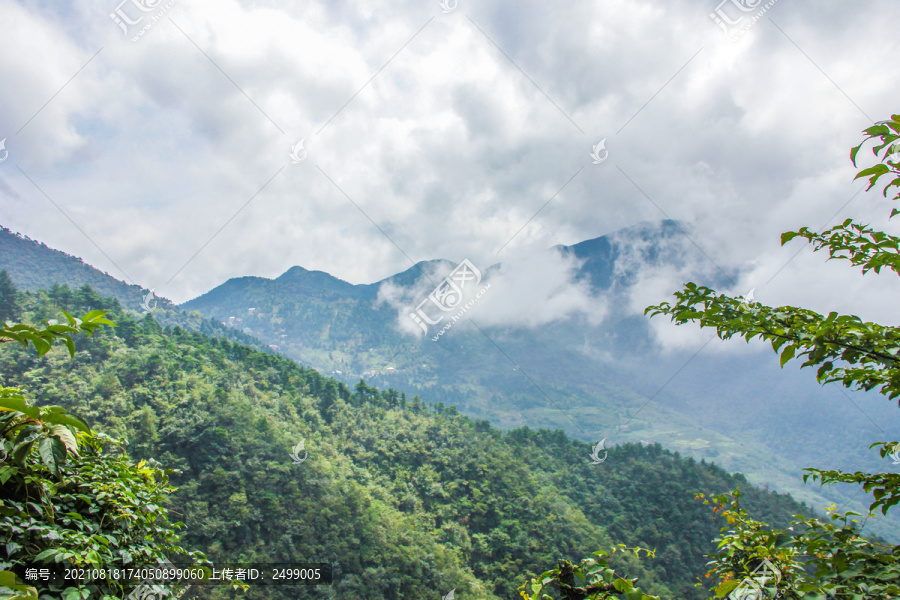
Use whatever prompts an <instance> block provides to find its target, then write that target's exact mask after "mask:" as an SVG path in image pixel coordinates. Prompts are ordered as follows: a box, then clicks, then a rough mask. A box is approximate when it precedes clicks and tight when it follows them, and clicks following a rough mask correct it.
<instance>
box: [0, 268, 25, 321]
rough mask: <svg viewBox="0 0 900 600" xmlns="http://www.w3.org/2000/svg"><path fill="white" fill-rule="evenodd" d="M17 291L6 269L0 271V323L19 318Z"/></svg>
mask: <svg viewBox="0 0 900 600" xmlns="http://www.w3.org/2000/svg"><path fill="white" fill-rule="evenodd" d="M20 310H21V309H20V308H19V291H18V290H17V289H16V286H15V284H14V283H13V280H12V277H10V276H9V273H7V272H6V269H3V270H2V271H0V323H2V322H3V321H16V320H17V319H18V318H19V313H20Z"/></svg>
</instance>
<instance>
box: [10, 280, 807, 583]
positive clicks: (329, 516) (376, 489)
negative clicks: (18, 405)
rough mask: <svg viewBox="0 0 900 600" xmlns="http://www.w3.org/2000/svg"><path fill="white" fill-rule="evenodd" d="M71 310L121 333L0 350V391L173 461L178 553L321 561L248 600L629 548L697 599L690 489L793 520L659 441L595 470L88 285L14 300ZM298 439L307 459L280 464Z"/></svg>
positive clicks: (656, 574) (518, 568)
mask: <svg viewBox="0 0 900 600" xmlns="http://www.w3.org/2000/svg"><path fill="white" fill-rule="evenodd" d="M87 302H90V303H91V306H92V308H95V309H96V308H102V309H105V310H107V311H108V315H107V316H108V317H109V318H110V319H111V320H113V321H115V322H116V323H117V324H118V327H117V328H116V329H105V330H101V331H98V332H97V333H95V334H94V335H93V336H92V337H91V338H89V339H79V340H78V341H77V352H76V354H75V357H74V359H71V360H70V359H69V358H68V355H66V354H64V353H62V352H56V351H54V352H51V353H50V354H48V355H47V356H45V357H43V358H38V357H37V356H36V355H35V354H34V353H32V352H27V353H26V352H23V351H21V350H19V351H16V350H14V349H12V348H6V347H4V348H2V349H0V373H2V381H0V383H2V384H3V385H7V386H20V387H22V388H24V389H25V390H26V391H27V392H28V394H29V395H30V396H31V397H33V398H35V399H36V400H37V401H38V404H58V405H61V406H63V407H65V408H67V409H69V410H71V411H73V412H75V413H76V414H79V415H81V416H82V417H84V418H86V419H87V420H88V421H89V422H90V424H91V425H92V426H93V427H94V428H95V429H99V430H101V431H104V432H106V433H109V434H112V435H114V436H119V437H125V438H127V439H128V442H129V444H128V449H129V452H130V453H131V454H132V455H133V456H134V457H135V458H154V459H155V460H158V461H159V462H160V463H162V464H163V465H164V466H166V467H173V468H178V469H180V471H181V472H180V473H178V474H176V475H175V476H173V479H172V481H173V483H174V484H175V485H176V486H177V487H178V491H177V492H176V494H175V496H174V499H173V506H172V509H173V511H174V512H175V513H176V515H179V518H180V519H181V520H183V521H184V522H185V523H186V525H187V530H186V534H185V546H187V547H191V548H193V549H198V550H202V551H204V552H206V553H207V555H208V556H209V557H210V558H211V559H212V560H214V561H215V560H218V561H225V560H232V561H251V560H252V561H265V562H269V561H271V562H278V561H285V562H287V561H298V562H299V561H322V562H328V563H330V564H332V565H333V567H334V570H335V584H334V586H333V587H332V588H328V589H316V588H276V589H275V590H274V591H266V592H264V591H263V590H262V589H251V592H250V597H259V598H262V597H271V598H276V597H278V598H322V597H334V598H342V599H343V598H346V599H348V600H349V599H351V598H354V599H356V598H367V599H380V598H384V599H388V598H415V599H421V598H439V597H441V596H443V595H445V594H447V593H448V592H449V591H450V590H453V589H455V590H456V592H455V593H456V597H458V598H460V599H467V598H473V599H474V598H485V599H487V598H509V599H512V598H516V597H518V596H517V594H516V588H517V587H518V585H520V584H521V583H523V582H524V579H525V577H526V576H528V575H533V574H536V573H540V572H541V571H542V570H544V569H546V568H548V567H550V566H552V565H553V564H555V562H556V561H557V560H558V559H560V558H567V559H571V560H578V559H580V558H582V557H584V556H587V555H589V554H590V553H591V552H593V551H595V550H597V549H600V548H602V547H609V546H610V545H611V544H613V543H626V544H629V545H640V546H644V547H649V548H655V549H657V557H656V559H653V560H645V561H642V563H641V565H640V566H638V565H634V564H631V565H629V569H628V571H629V573H632V574H633V576H638V577H640V578H641V581H642V584H643V586H644V588H645V589H648V590H649V591H651V592H653V593H656V594H659V595H661V596H663V597H667V598H703V597H706V593H705V592H703V591H701V590H700V589H698V588H696V587H694V584H695V583H696V582H697V579H698V578H700V579H703V575H704V573H705V568H704V566H705V562H706V559H705V557H704V554H706V553H708V552H711V551H712V550H713V546H712V544H711V540H712V539H713V538H714V537H715V536H716V534H717V533H718V531H719V527H720V526H722V523H717V522H716V521H715V519H714V518H713V515H712V513H711V511H710V510H709V507H706V506H703V505H702V504H701V503H700V502H698V501H696V500H695V498H694V496H695V494H696V493H697V492H703V493H707V494H709V493H718V492H725V491H727V490H729V489H733V488H734V487H736V486H740V487H741V488H742V490H743V491H744V492H745V506H746V507H747V508H749V509H750V510H751V511H753V514H754V516H756V517H758V518H760V519H762V520H766V521H769V522H772V523H775V524H783V523H785V522H786V521H787V520H788V518H789V516H790V515H791V514H794V513H796V512H798V511H803V510H806V509H805V508H804V507H802V506H801V505H798V504H797V503H796V502H794V501H793V500H792V499H791V498H790V497H788V496H785V495H778V494H774V493H768V492H763V491H761V490H758V489H754V488H750V487H749V486H748V484H747V482H746V480H745V479H744V478H743V477H742V476H740V475H729V474H727V473H726V472H725V471H723V470H722V469H720V468H718V467H716V466H714V465H710V464H706V463H704V462H699V463H698V462H696V461H694V460H691V459H685V458H682V457H680V456H679V455H678V454H677V453H674V454H673V453H670V452H668V451H666V450H664V449H663V448H661V447H660V446H659V445H650V446H646V447H645V446H642V445H639V444H626V445H622V446H618V447H615V448H613V449H612V450H610V451H609V455H608V459H607V460H606V461H605V462H603V463H602V464H597V465H595V464H592V463H591V461H590V460H589V458H588V455H589V452H590V447H589V445H588V444H585V443H583V442H580V441H577V440H572V439H569V438H567V437H566V436H565V435H564V434H562V433H561V432H559V431H549V430H541V431H535V430H532V429H529V428H524V427H523V428H519V429H515V430H512V431H508V432H506V433H501V432H499V431H497V430H496V429H493V428H492V427H491V426H490V424H489V423H488V422H486V421H478V420H472V419H470V418H468V417H465V416H462V415H460V414H458V412H457V411H456V409H454V408H452V407H444V406H443V405H440V404H438V405H436V406H434V407H432V408H430V409H429V408H428V407H427V406H426V403H425V402H424V401H423V400H421V399H419V398H418V397H414V398H407V397H406V396H405V395H403V394H401V393H398V392H396V391H394V390H390V389H388V390H377V389H375V388H372V387H369V386H367V385H365V384H360V385H357V386H356V388H355V389H349V388H348V387H346V386H345V385H343V384H341V383H339V382H336V381H334V380H332V379H329V378H325V377H322V376H321V375H320V374H318V373H317V372H315V371H314V370H312V369H308V368H304V367H302V366H299V365H297V364H296V363H294V362H293V361H291V360H290V359H287V358H283V357H279V356H275V355H272V354H268V353H263V352H259V351H256V350H253V349H251V348H249V347H246V346H242V345H237V344H233V343H231V342H229V341H227V340H225V339H221V338H214V337H209V336H207V335H205V334H201V333H197V332H191V331H187V330H185V329H183V328H180V327H170V328H163V327H161V326H160V325H159V324H158V323H157V322H156V321H155V320H154V319H153V316H152V315H148V316H144V317H142V318H136V315H135V314H134V313H128V312H126V311H123V310H122V309H121V307H120V306H119V304H118V302H117V301H116V300H114V299H99V298H98V297H97V296H96V294H95V293H93V291H92V290H89V289H83V290H80V291H79V292H76V293H71V292H70V291H69V290H68V289H67V288H65V287H57V288H56V289H55V290H53V292H41V293H39V294H31V293H25V294H21V295H20V299H19V303H20V309H21V310H20V314H21V317H22V320H24V321H35V320H39V319H45V318H47V319H49V318H54V317H55V316H56V315H57V314H58V311H59V310H60V309H65V310H68V311H70V312H79V311H82V310H84V309H85V308H86V306H84V305H85V304H86V303H87ZM301 439H302V440H304V441H305V446H306V450H307V451H308V452H309V455H308V459H307V460H306V461H304V462H303V463H302V464H299V465H298V464H293V461H292V459H291V458H290V456H289V453H290V451H291V449H292V447H294V446H295V445H296V444H297V442H298V441H300V440H301ZM216 593H219V594H223V593H224V589H221V588H219V589H217V590H216ZM265 594H272V595H269V596H267V595H265ZM275 594H282V595H280V596H279V595H275Z"/></svg>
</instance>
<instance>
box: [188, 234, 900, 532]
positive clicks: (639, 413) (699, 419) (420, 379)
mask: <svg viewBox="0 0 900 600" xmlns="http://www.w3.org/2000/svg"><path fill="white" fill-rule="evenodd" d="M678 236H680V233H678V231H677V228H676V227H675V225H674V223H672V222H664V223H662V224H660V225H658V226H651V225H641V226H636V227H634V228H631V229H629V230H627V231H624V232H617V233H616V234H615V235H612V236H605V237H602V238H597V239H595V240H588V241H586V242H582V243H580V244H576V245H574V246H570V247H562V248H560V250H561V251H562V252H563V253H564V254H573V255H574V256H576V257H577V258H578V259H579V260H580V261H582V264H581V266H580V269H579V270H578V271H577V274H576V278H577V279H582V280H586V281H588V282H590V284H591V285H592V286H593V289H594V290H595V291H596V292H597V293H599V294H604V295H605V296H606V297H607V298H608V299H609V304H610V305H611V306H612V307H613V308H612V310H611V311H610V314H609V315H608V316H607V318H606V320H605V321H604V322H603V323H602V324H600V325H596V324H592V323H590V322H589V321H588V320H587V319H586V318H584V317H581V316H576V317H570V318H568V319H563V320H559V321H556V322H552V323H549V324H547V325H544V326H542V327H538V328H529V327H479V328H475V327H473V326H472V325H471V323H463V324H462V325H460V326H458V327H455V328H454V329H453V330H452V331H451V332H450V333H451V335H447V336H445V337H443V338H441V340H440V342H439V343H433V342H432V341H431V340H430V339H429V338H428V337H425V338H416V337H413V336H411V335H409V334H406V333H402V332H401V331H400V330H399V328H398V313H397V310H396V308H394V307H391V306H389V305H387V304H384V303H379V302H378V290H379V288H380V287H381V286H382V285H385V284H392V285H396V286H402V287H407V288H408V287H412V285H413V283H414V282H415V281H416V280H417V279H419V278H421V277H422V272H423V271H425V270H427V269H428V268H429V267H437V268H439V269H443V273H445V274H446V273H448V272H449V271H450V270H451V269H452V268H453V267H454V265H453V264H451V263H449V262H446V261H433V262H432V263H430V264H424V263H420V264H419V265H417V266H416V267H414V268H412V269H409V270H408V271H405V272H403V273H400V274H398V275H395V276H394V277H391V278H389V279H387V280H385V281H382V282H377V283H374V284H368V285H352V284H349V283H347V282H344V281H341V280H339V279H336V278H334V277H332V276H330V275H328V274H326V273H321V272H311V271H307V270H306V269H303V268H301V267H293V268H291V269H290V270H289V271H287V272H285V273H284V274H283V275H282V276H280V277H278V278H276V279H271V280H270V279H265V278H260V277H243V278H239V279H232V280H229V281H227V282H225V283H224V284H222V285H221V286H219V287H217V288H215V289H213V290H211V291H210V292H208V293H206V294H204V295H202V296H200V297H198V298H196V299H194V300H191V301H189V302H187V303H185V304H183V305H182V306H183V307H184V308H185V309H188V310H196V311H199V312H200V313H202V314H204V315H207V316H209V317H211V318H213V319H216V320H218V321H222V322H224V323H228V324H230V326H232V327H235V328H238V329H245V330H249V331H251V332H252V333H253V335H254V336H256V337H259V338H260V339H262V340H265V341H266V342H267V343H269V344H272V345H275V346H277V349H278V352H280V353H283V354H285V355H286V356H289V357H292V358H294V359H296V360H298V361H299V362H301V363H303V364H307V365H310V366H313V367H315V368H317V369H319V370H321V371H322V372H324V373H328V374H331V375H332V376H334V377H336V378H338V379H339V380H342V381H344V382H345V383H346V384H347V385H354V384H355V383H356V382H357V381H359V380H360V379H361V378H362V379H364V380H365V381H366V382H368V383H370V384H375V385H379V386H382V387H388V386H390V387H393V388H395V389H397V390H400V391H403V392H405V393H406V394H407V395H412V394H419V395H421V396H422V397H423V398H427V399H428V400H429V401H430V402H444V403H446V404H451V405H453V406H456V407H457V408H458V409H459V410H460V411H462V412H464V413H465V414H467V415H470V416H473V417H475V418H482V419H487V420H489V421H490V422H491V423H492V424H494V425H495V426H498V427H500V428H502V429H510V428H515V427H519V426H522V425H531V426H535V425H539V426H549V427H554V428H560V429H562V430H564V431H565V432H566V433H567V434H568V435H570V436H572V437H574V438H577V439H581V440H582V441H586V442H596V441H597V440H599V439H602V438H607V439H608V442H609V443H610V444H621V443H629V442H630V443H637V442H640V441H642V440H643V441H650V442H658V443H660V444H662V445H663V446H664V447H666V448H669V449H672V450H678V451H680V452H681V453H683V454H686V455H690V456H693V457H694V458H695V459H698V460H699V459H706V460H714V461H715V462H716V463H717V464H719V465H721V466H723V467H724V468H725V469H727V470H729V471H732V472H733V471H739V472H743V473H745V474H747V476H748V478H749V479H750V480H751V481H752V482H754V483H755V484H759V485H770V486H772V487H773V488H775V489H778V490H780V491H782V492H787V493H791V494H792V495H793V496H794V497H796V498H798V499H801V500H803V501H805V502H807V503H809V504H810V505H812V506H816V507H824V506H827V505H829V504H831V503H835V504H836V505H838V506H839V507H845V508H852V509H853V510H857V511H864V510H865V507H866V506H867V505H868V500H866V498H864V497H863V496H861V495H857V494H856V492H857V490H855V489H852V488H849V487H841V486H833V487H826V488H822V487H819V486H814V485H806V484H804V482H803V480H802V469H803V468H805V467H811V466H816V467H827V468H842V469H846V470H851V471H855V470H862V471H876V470H879V469H881V468H883V466H884V464H883V460H882V459H880V457H879V456H878V454H877V452H872V451H869V450H868V444H869V443H870V441H871V439H874V438H873V436H875V437H876V438H878V439H880V438H881V437H883V436H884V435H885V432H887V434H888V435H889V434H890V431H891V430H894V431H900V413H898V412H897V411H896V407H894V406H892V405H891V404H890V403H888V402H885V401H884V399H883V398H882V397H880V396H878V395H877V394H874V393H871V394H865V393H860V394H849V393H848V394H847V395H845V394H843V393H841V392H840V391H838V390H833V389H824V388H821V387H820V386H818V384H816V382H815V380H814V377H813V375H812V374H810V373H807V372H798V371H796V370H795V368H794V367H793V365H791V366H789V367H788V368H786V369H784V370H782V369H779V367H778V363H777V360H776V359H775V358H774V357H773V356H771V355H769V354H766V353H764V354H741V355H719V354H716V353H715V352H713V351H712V349H707V352H705V353H703V354H702V355H700V356H698V357H692V354H693V353H694V350H692V351H685V352H673V353H662V352H660V351H659V350H658V349H657V348H656V347H655V346H654V344H653V342H652V337H651V333H650V328H649V323H648V320H647V319H646V318H645V317H643V316H633V315H630V314H629V313H628V312H627V311H626V310H623V309H620V308H616V307H617V306H625V305H627V304H628V292H629V289H630V285H631V283H632V282H633V280H634V279H635V278H636V277H638V276H639V272H638V271H637V268H639V267H635V266H630V265H631V263H632V262H633V261H627V260H625V261H624V263H623V262H622V261H623V260H624V259H623V258H622V255H623V253H624V252H625V251H628V249H629V248H641V249H642V250H641V252H642V253H643V262H642V263H641V264H656V265H673V266H678V265H680V264H682V263H683V262H684V261H685V260H687V256H686V255H680V254H677V253H671V252H669V253H665V252H663V251H662V250H661V249H660V248H662V247H665V245H666V244H667V243H670V242H671V240H672V239H673V238H677V237H678ZM440 272H441V271H440V270H439V273H440ZM485 278H486V280H487V281H490V278H491V273H490V270H488V272H486V273H485ZM700 281H701V283H708V284H712V285H714V286H716V287H721V286H719V285H718V282H716V281H703V280H702V279H701V280H700ZM401 318H402V317H401ZM473 319H474V320H475V321H478V318H477V316H475V317H473ZM485 334H486V335H485ZM674 374H678V377H676V378H674V379H673V375H674ZM651 399H652V401H651ZM861 409H862V410H861ZM876 423H877V426H876ZM869 527H872V528H873V530H874V531H876V532H878V533H879V534H881V535H886V536H889V537H891V538H893V539H900V519H898V518H897V517H895V516H889V517H888V518H882V519H878V520H877V521H875V522H873V523H871V524H870V525H869Z"/></svg>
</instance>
